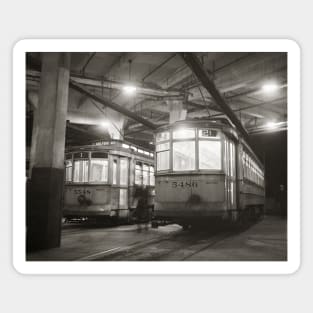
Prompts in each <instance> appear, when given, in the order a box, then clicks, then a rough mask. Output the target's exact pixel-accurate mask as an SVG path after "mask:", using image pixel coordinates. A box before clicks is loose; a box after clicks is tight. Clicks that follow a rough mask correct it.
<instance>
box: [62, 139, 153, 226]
mask: <svg viewBox="0 0 313 313" xmlns="http://www.w3.org/2000/svg"><path fill="white" fill-rule="evenodd" d="M153 160H154V155H153V153H152V152H151V151H147V150H144V149H142V148H140V147H138V146H135V145H133V144H130V143H127V142H122V141H98V142H96V143H95V144H92V145H87V146H79V147H71V148H68V149H66V157H65V167H66V168H65V192H64V208H63V217H64V218H65V219H67V220H70V219H77V218H78V219H82V218H87V219H96V220H97V221H99V220H101V221H105V220H111V221H128V222H129V221H131V220H132V218H133V215H134V212H135V210H136V207H137V206H138V203H141V204H142V203H144V205H145V206H146V209H147V210H148V211H149V212H150V215H151V213H152V211H153V203H154V161H153ZM142 198H144V201H142V200H143V199H142Z"/></svg>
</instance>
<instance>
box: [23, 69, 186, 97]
mask: <svg viewBox="0 0 313 313" xmlns="http://www.w3.org/2000/svg"><path fill="white" fill-rule="evenodd" d="M39 78H40V72H39V71H32V70H28V71H27V79H28V80H35V79H37V80H39ZM71 80H72V81H73V82H75V83H78V84H81V85H86V86H90V87H96V88H105V89H118V90H123V88H124V87H125V82H122V81H114V80H108V79H104V78H103V79H100V78H96V77H86V76H82V75H78V74H74V73H71ZM136 92H137V93H139V94H143V95H151V96H156V97H160V98H162V97H184V96H185V93H183V92H181V91H176V90H175V91H174V90H166V89H162V88H151V87H141V86H137V85H136Z"/></svg>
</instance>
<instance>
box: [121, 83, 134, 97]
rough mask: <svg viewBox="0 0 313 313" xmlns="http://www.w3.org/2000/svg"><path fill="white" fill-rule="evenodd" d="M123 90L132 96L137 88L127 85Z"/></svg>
mask: <svg viewBox="0 0 313 313" xmlns="http://www.w3.org/2000/svg"><path fill="white" fill-rule="evenodd" d="M123 90H124V91H125V93H127V94H129V95H131V94H134V93H135V92H136V90H137V88H136V87H135V86H131V85H126V86H124V87H123Z"/></svg>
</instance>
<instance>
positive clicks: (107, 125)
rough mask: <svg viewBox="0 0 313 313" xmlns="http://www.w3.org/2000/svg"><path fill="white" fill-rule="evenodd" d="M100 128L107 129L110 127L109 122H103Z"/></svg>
mask: <svg viewBox="0 0 313 313" xmlns="http://www.w3.org/2000/svg"><path fill="white" fill-rule="evenodd" d="M100 126H101V128H103V129H107V128H108V127H109V123H108V122H106V121H105V122H102V123H101V124H100Z"/></svg>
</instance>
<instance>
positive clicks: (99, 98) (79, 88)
mask: <svg viewBox="0 0 313 313" xmlns="http://www.w3.org/2000/svg"><path fill="white" fill-rule="evenodd" d="M70 87H71V88H72V89H74V90H76V91H78V92H80V93H81V94H83V95H86V96H88V97H90V98H91V99H93V100H95V101H97V102H99V103H101V104H103V105H105V106H107V107H109V108H111V109H112V110H114V111H117V112H119V113H121V114H123V115H125V116H127V117H129V118H131V119H133V120H135V121H137V122H139V123H141V124H143V125H145V126H147V127H148V128H150V129H156V128H157V127H158V126H157V125H155V124H153V123H151V122H150V121H148V120H146V119H144V118H142V117H141V116H138V115H137V114H135V113H134V112H132V111H129V110H127V109H126V108H124V107H122V106H121V105H119V104H117V103H114V102H112V101H109V100H108V99H106V98H104V97H102V96H100V95H96V94H94V93H92V92H90V91H89V90H88V89H87V88H85V87H83V86H81V85H79V84H77V83H75V82H73V81H72V80H70Z"/></svg>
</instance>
